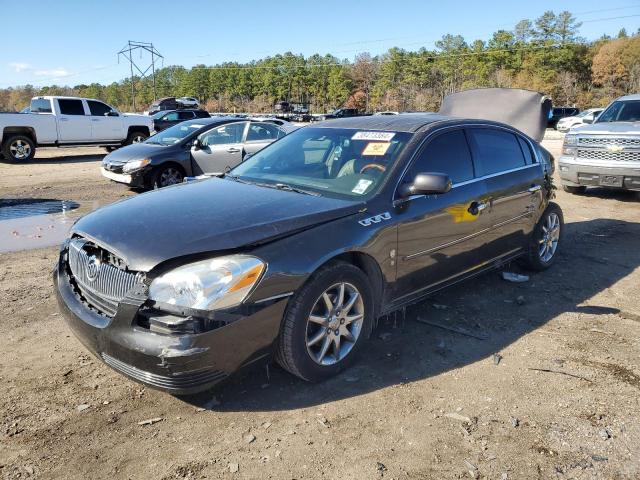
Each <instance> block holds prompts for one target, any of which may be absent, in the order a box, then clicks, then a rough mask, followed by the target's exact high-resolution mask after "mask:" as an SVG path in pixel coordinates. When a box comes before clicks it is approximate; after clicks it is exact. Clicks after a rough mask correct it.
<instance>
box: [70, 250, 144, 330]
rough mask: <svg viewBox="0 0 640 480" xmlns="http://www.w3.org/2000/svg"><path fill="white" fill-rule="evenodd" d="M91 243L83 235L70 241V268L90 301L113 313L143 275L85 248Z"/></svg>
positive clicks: (100, 310) (97, 307)
mask: <svg viewBox="0 0 640 480" xmlns="http://www.w3.org/2000/svg"><path fill="white" fill-rule="evenodd" d="M87 243H88V242H87V241H86V240H85V239H83V238H75V239H73V240H72V241H71V242H69V268H70V270H71V274H72V275H73V280H74V281H75V284H76V285H77V287H78V289H79V290H80V293H81V294H82V296H83V297H84V299H85V300H86V301H87V303H88V304H89V305H91V306H92V307H93V308H95V309H96V310H98V311H99V312H101V313H103V314H105V315H108V316H110V317H113V316H114V315H115V314H116V311H117V310H118V304H119V303H120V301H122V299H123V298H124V297H125V295H126V294H127V292H128V291H129V290H131V288H133V286H134V285H135V284H136V283H138V282H139V281H140V280H139V277H138V276H137V275H136V274H135V273H132V272H127V271H125V270H121V269H119V268H117V267H115V266H113V265H111V264H109V263H104V262H102V261H101V259H100V258H99V256H98V255H95V254H93V253H90V252H88V251H87V250H85V245H87Z"/></svg>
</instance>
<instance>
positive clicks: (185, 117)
mask: <svg viewBox="0 0 640 480" xmlns="http://www.w3.org/2000/svg"><path fill="white" fill-rule="evenodd" d="M194 116H195V115H194V114H193V112H178V118H179V119H180V120H189V119H191V118H193V117H194Z"/></svg>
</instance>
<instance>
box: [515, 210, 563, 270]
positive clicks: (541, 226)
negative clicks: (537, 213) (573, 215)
mask: <svg viewBox="0 0 640 480" xmlns="http://www.w3.org/2000/svg"><path fill="white" fill-rule="evenodd" d="M563 238H564V216H563V214H562V209H561V208H560V207H559V206H558V205H557V204H556V203H553V202H552V203H550V204H549V205H548V206H547V208H546V210H545V211H544V213H543V214H542V216H541V217H540V220H538V223H537V224H536V226H535V228H534V229H533V233H532V234H531V237H530V239H529V249H528V252H527V256H526V257H525V259H524V264H525V267H527V268H529V269H530V270H536V271H542V270H546V269H547V268H549V267H550V266H551V265H553V263H554V262H555V260H556V258H557V257H558V250H559V248H560V244H561V243H562V239H563Z"/></svg>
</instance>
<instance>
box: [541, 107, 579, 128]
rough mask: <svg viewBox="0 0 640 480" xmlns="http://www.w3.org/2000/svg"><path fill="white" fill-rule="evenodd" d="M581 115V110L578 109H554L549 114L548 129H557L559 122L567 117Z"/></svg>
mask: <svg viewBox="0 0 640 480" xmlns="http://www.w3.org/2000/svg"><path fill="white" fill-rule="evenodd" d="M579 113H580V109H579V108H576V107H553V108H552V109H551V112H549V121H548V122H547V128H556V126H557V125H558V122H559V121H560V120H561V119H563V118H566V117H574V116H576V115H578V114H579Z"/></svg>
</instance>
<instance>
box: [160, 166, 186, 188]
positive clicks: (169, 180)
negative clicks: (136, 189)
mask: <svg viewBox="0 0 640 480" xmlns="http://www.w3.org/2000/svg"><path fill="white" fill-rule="evenodd" d="M180 182H182V173H181V172H180V171H179V170H178V169H177V168H173V167H169V168H166V169H165V170H163V171H162V174H160V182H159V183H160V185H159V186H160V187H168V186H169V185H175V184H177V183H180Z"/></svg>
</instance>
